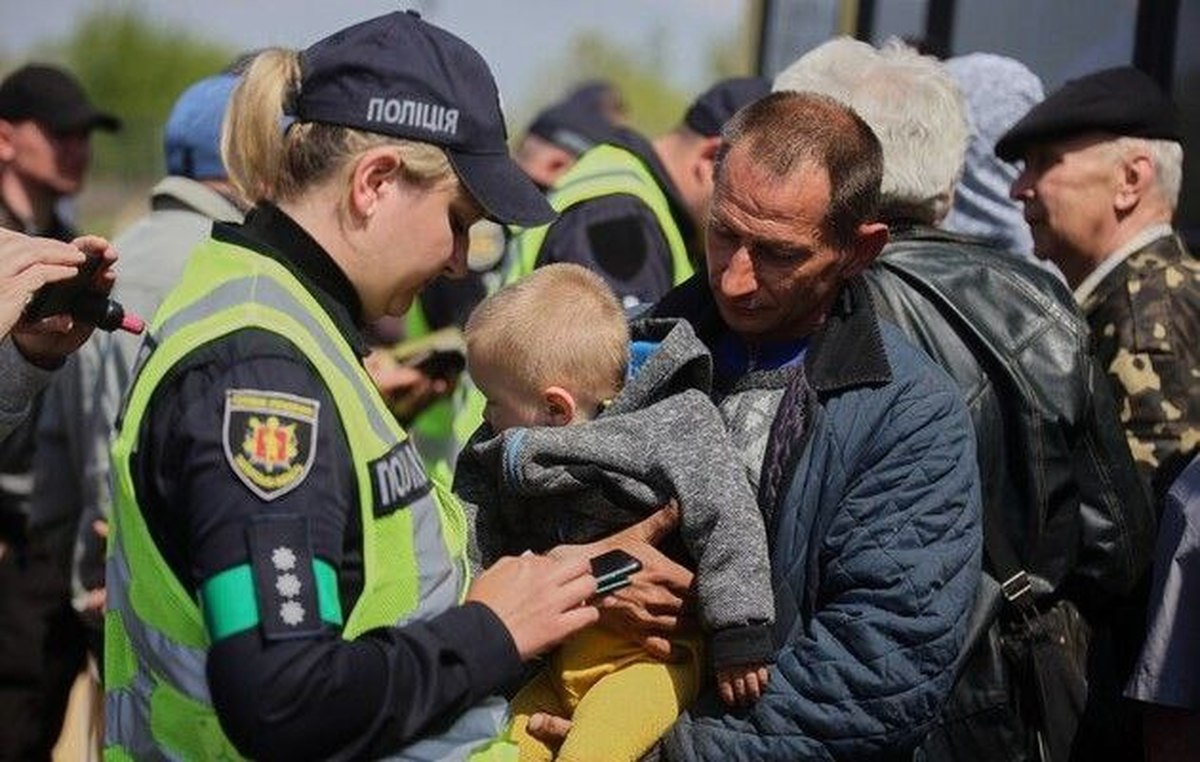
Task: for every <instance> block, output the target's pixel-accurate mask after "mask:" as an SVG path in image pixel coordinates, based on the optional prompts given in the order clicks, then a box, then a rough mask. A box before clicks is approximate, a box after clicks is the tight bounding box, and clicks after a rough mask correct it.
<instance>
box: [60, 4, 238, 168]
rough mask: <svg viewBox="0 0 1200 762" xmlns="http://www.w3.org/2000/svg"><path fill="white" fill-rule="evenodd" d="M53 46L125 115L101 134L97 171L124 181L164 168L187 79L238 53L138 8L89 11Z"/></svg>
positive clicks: (95, 93)
mask: <svg viewBox="0 0 1200 762" xmlns="http://www.w3.org/2000/svg"><path fill="white" fill-rule="evenodd" d="M55 48H57V53H58V56H57V57H58V58H59V60H61V61H62V62H63V63H64V64H66V65H67V66H68V67H69V68H70V69H71V70H72V71H73V72H75V73H76V74H77V75H78V76H79V79H80V80H81V81H82V82H83V85H84V87H85V88H86V89H87V92H88V94H89V96H90V97H91V98H92V100H93V101H94V102H95V103H97V104H99V105H102V106H103V108H105V109H107V110H109V111H111V112H113V113H115V114H117V115H118V116H120V117H121V119H122V120H124V123H125V125H124V129H122V131H121V132H119V133H117V134H115V135H112V136H109V135H106V134H104V133H97V136H96V145H95V148H96V151H95V154H96V160H95V164H94V165H93V172H94V176H95V177H96V178H105V179H109V180H120V181H125V182H144V181H146V180H153V179H157V177H158V176H160V175H161V174H162V173H163V172H164V165H163V156H162V153H163V152H162V128H163V124H164V123H165V122H166V119H167V115H168V114H169V113H170V110H171V105H172V104H173V103H174V102H175V99H176V98H177V97H178V96H179V94H180V93H181V92H183V90H184V89H185V88H186V87H187V86H188V85H190V84H191V83H193V82H195V81H196V80H199V79H202V78H204V77H207V76H209V75H211V74H215V73H216V72H218V71H220V70H221V69H223V68H225V67H226V66H227V65H229V64H230V62H231V61H232V60H233V57H234V51H232V50H230V49H228V48H226V47H224V46H221V45H218V44H215V43H212V42H208V41H205V40H202V39H199V38H196V37H194V36H192V35H190V34H188V33H187V32H185V31H180V30H178V29H166V28H160V27H158V26H155V25H154V24H153V23H151V22H149V21H146V20H145V15H144V14H139V13H138V12H137V10H136V8H135V7H125V8H122V9H118V10H106V9H103V8H101V9H97V10H95V11H93V12H91V13H90V14H88V15H87V16H85V17H83V18H82V19H80V21H79V23H78V25H77V26H76V27H75V30H74V31H73V32H72V33H71V35H70V36H69V37H68V38H67V39H66V40H64V41H63V42H61V43H59V44H57V45H56V46H55Z"/></svg>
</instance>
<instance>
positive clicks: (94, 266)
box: [25, 254, 104, 320]
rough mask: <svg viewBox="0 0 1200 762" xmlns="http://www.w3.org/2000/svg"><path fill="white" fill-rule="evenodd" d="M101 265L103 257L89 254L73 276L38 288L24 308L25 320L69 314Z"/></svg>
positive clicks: (88, 287) (89, 286) (90, 284)
mask: <svg viewBox="0 0 1200 762" xmlns="http://www.w3.org/2000/svg"><path fill="white" fill-rule="evenodd" d="M102 264H104V258H103V257H101V256H100V255H99V254H89V255H88V257H87V259H85V260H84V261H83V264H81V265H80V266H79V272H77V273H75V275H74V276H72V277H70V278H67V279H66V280H62V281H57V282H55V283H48V284H46V285H45V286H42V287H41V288H39V289H38V290H37V292H36V293H34V295H33V299H32V300H30V302H29V304H28V306H26V307H25V319H26V320H41V319H42V318H44V317H49V316H51V315H59V314H62V313H65V312H70V311H71V307H72V305H74V303H75V301H76V300H77V299H78V298H79V295H80V294H82V293H85V292H86V291H88V290H89V289H90V288H91V286H92V280H93V279H94V278H95V276H96V272H97V271H98V270H99V269H100V266H101V265H102Z"/></svg>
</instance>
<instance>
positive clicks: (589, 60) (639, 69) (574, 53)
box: [509, 29, 691, 137]
mask: <svg viewBox="0 0 1200 762" xmlns="http://www.w3.org/2000/svg"><path fill="white" fill-rule="evenodd" d="M665 34H666V32H665V30H662V29H658V30H655V31H654V32H652V33H651V34H650V35H649V36H648V38H647V39H646V40H645V41H644V42H643V43H642V44H636V45H635V44H623V43H620V42H617V41H615V40H613V39H612V38H611V37H609V36H607V35H605V34H604V33H603V32H600V31H596V30H587V31H584V32H580V33H578V34H577V35H575V37H574V38H573V39H572V41H571V44H570V45H569V46H568V48H567V52H566V53H565V54H563V56H562V57H561V59H560V60H559V61H557V62H556V63H554V64H552V65H550V66H547V67H546V69H545V71H546V72H547V74H546V77H545V79H544V82H543V84H544V86H543V87H542V88H541V89H540V91H539V92H538V94H537V96H535V97H534V99H533V102H531V103H528V104H522V106H521V108H519V109H517V110H516V112H515V113H514V114H509V124H510V125H519V126H520V129H517V130H514V137H519V136H520V135H521V134H522V132H523V129H524V126H525V125H528V124H529V122H530V120H532V119H533V116H534V115H535V114H536V113H537V112H538V111H540V110H541V109H543V108H545V107H546V106H548V105H550V104H551V103H553V102H554V101H555V100H557V99H559V98H561V97H562V96H564V95H566V93H567V92H568V91H569V90H570V89H571V88H572V87H574V86H575V85H577V84H579V83H582V82H584V81H587V80H591V79H605V80H608V81H610V82H612V83H613V84H614V85H616V86H617V89H618V90H620V91H621V95H622V96H623V97H624V99H625V106H626V108H627V109H628V111H629V120H630V123H631V125H632V126H633V127H634V129H636V130H638V131H639V132H641V133H642V134H644V135H657V134H658V133H660V132H665V131H666V130H668V129H670V128H671V127H674V126H675V125H676V124H678V123H679V120H680V119H681V118H682V117H683V112H684V109H686V108H687V105H688V103H689V101H690V98H691V96H690V94H689V93H687V92H686V91H683V90H680V89H678V88H676V87H675V86H674V85H673V84H672V83H671V82H670V81H669V80H668V79H667V78H666V77H665V76H664V75H663V65H662V54H661V51H662V50H663V49H664V48H665V46H664V45H662V44H661V43H662V41H663V37H664V35H665Z"/></svg>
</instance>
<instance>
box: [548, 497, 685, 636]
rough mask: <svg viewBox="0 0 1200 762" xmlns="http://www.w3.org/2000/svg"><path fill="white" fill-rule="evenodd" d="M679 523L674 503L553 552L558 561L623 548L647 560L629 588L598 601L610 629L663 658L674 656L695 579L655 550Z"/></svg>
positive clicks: (643, 561)
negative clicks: (674, 640)
mask: <svg viewBox="0 0 1200 762" xmlns="http://www.w3.org/2000/svg"><path fill="white" fill-rule="evenodd" d="M678 524H679V507H678V506H677V505H676V504H675V503H674V502H672V503H670V504H668V505H666V506H664V507H663V508H660V509H659V510H658V511H656V512H655V513H653V514H651V515H650V516H648V517H647V518H645V519H643V520H642V521H641V522H639V523H637V524H634V525H633V526H631V527H628V528H626V529H624V530H622V531H620V532H618V533H617V534H615V535H612V536H611V537H606V538H604V539H603V540H598V541H596V542H592V543H588V544H586V545H560V546H558V547H557V548H554V549H553V550H551V551H550V555H552V556H555V557H556V558H571V559H590V558H592V557H593V556H598V555H600V554H601V553H605V552H607V551H609V550H613V549H614V548H620V549H621V550H624V551H625V552H626V553H629V554H630V555H631V556H633V557H634V558H636V559H637V560H638V561H641V563H642V570H641V571H639V572H638V573H636V574H634V575H633V576H632V577H630V584H629V586H628V587H624V588H621V589H620V590H617V591H615V592H612V593H609V594H608V595H605V596H603V597H601V598H599V599H598V600H597V601H596V602H595V603H596V605H597V606H598V607H599V609H600V621H601V623H602V624H603V625H604V626H605V627H606V628H608V629H610V630H612V631H614V632H617V633H619V634H622V635H624V636H626V637H628V638H631V639H633V640H640V641H641V643H642V646H643V647H644V648H645V649H646V651H647V652H648V653H649V654H650V655H652V656H654V657H655V658H658V659H663V660H666V659H669V658H670V657H671V641H670V639H669V636H670V635H672V634H673V633H674V632H675V631H676V630H678V629H679V621H680V618H681V617H682V616H683V615H684V611H685V608H686V606H685V604H686V602H687V601H689V600H690V599H691V597H692V593H691V588H692V582H693V580H694V578H695V575H694V574H693V573H692V572H691V571H690V570H689V569H687V568H685V567H683V566H680V565H679V564H677V563H675V562H674V561H672V560H671V559H669V558H667V557H666V556H665V555H663V554H662V553H661V552H659V550H658V549H657V548H655V547H654V543H657V542H660V541H661V540H662V538H663V537H666V536H667V535H668V534H670V533H671V532H672V531H673V530H674V529H675V527H676V526H678Z"/></svg>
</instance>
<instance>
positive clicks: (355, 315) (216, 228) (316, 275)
mask: <svg viewBox="0 0 1200 762" xmlns="http://www.w3.org/2000/svg"><path fill="white" fill-rule="evenodd" d="M213 238H215V239H217V240H219V241H227V242H229V243H233V244H235V245H238V246H243V247H247V248H250V249H253V250H254V251H256V252H258V253H259V254H262V255H263V256H265V257H269V258H271V259H274V260H275V261H277V262H279V263H280V264H282V265H283V266H284V267H286V268H287V269H288V270H289V271H290V272H291V273H292V274H293V275H295V276H296V278H297V279H298V280H299V281H300V282H301V283H302V284H304V286H305V288H307V289H308V291H309V293H311V294H312V295H313V298H314V299H316V300H317V302H318V303H319V304H320V305H321V306H322V307H323V308H324V309H325V311H326V312H327V313H329V317H330V318H332V319H333V323H334V325H336V326H337V327H338V330H339V331H340V332H341V334H342V335H343V336H344V337H345V338H346V341H348V342H349V343H350V346H351V347H353V348H354V350H355V351H356V352H357V353H358V354H359V355H360V356H362V357H365V356H366V355H367V354H369V353H370V351H371V349H370V346H369V345H368V344H367V342H366V339H365V338H364V337H363V335H362V332H361V330H360V327H359V316H360V315H361V314H362V303H361V302H360V301H359V298H358V292H357V291H355V290H354V286H353V285H352V284H351V283H350V280H349V279H348V278H347V277H346V275H345V273H343V272H342V271H341V269H340V268H339V267H338V266H337V264H336V263H335V262H334V261H333V259H332V258H331V257H330V256H329V254H327V253H326V252H325V249H323V248H321V245H320V244H319V243H317V242H316V240H314V239H313V238H312V236H310V235H309V234H308V232H307V231H305V230H304V228H302V227H300V225H298V224H297V223H296V222H295V221H294V220H293V219H292V218H291V217H289V216H288V215H287V214H286V213H285V212H284V211H283V210H282V209H280V208H279V207H277V206H275V205H274V204H271V203H269V202H262V203H260V204H259V205H258V206H256V207H254V209H252V210H250V213H249V214H248V215H247V216H246V222H245V223H244V224H242V225H235V224H230V223H223V222H217V223H215V224H214V225H213Z"/></svg>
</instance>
